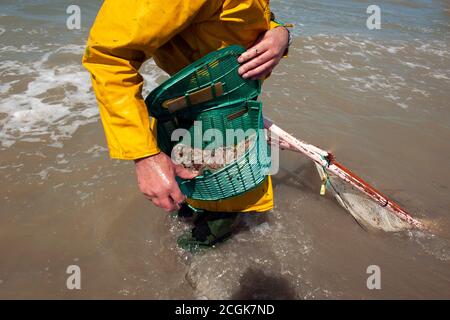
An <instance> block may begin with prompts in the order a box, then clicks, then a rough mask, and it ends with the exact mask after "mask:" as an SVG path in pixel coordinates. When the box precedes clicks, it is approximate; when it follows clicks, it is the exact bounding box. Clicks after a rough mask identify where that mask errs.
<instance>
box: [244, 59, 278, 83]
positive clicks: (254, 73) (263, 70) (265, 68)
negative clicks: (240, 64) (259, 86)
mask: <svg viewBox="0 0 450 320" xmlns="http://www.w3.org/2000/svg"><path fill="white" fill-rule="evenodd" d="M275 65H276V63H275V61H274V59H271V60H269V61H267V62H266V63H264V64H262V65H260V66H259V67H257V68H255V69H253V70H250V71H248V72H247V73H244V74H243V75H242V78H244V79H247V78H251V79H260V78H262V77H264V76H266V75H268V74H269V73H270V72H272V70H273V68H274V67H275Z"/></svg>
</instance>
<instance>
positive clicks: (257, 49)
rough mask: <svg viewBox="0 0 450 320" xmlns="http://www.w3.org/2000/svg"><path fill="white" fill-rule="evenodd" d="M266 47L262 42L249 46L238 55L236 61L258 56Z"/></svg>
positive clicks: (242, 61)
mask: <svg viewBox="0 0 450 320" xmlns="http://www.w3.org/2000/svg"><path fill="white" fill-rule="evenodd" d="M267 49H269V48H268V47H267V46H266V45H264V43H263V42H261V43H258V44H257V45H255V46H253V47H251V48H250V49H248V50H247V51H245V52H244V53H243V54H241V55H240V57H239V58H238V62H239V63H244V62H246V61H249V60H251V59H253V58H255V57H257V56H259V55H260V54H263V53H264V52H266V51H267Z"/></svg>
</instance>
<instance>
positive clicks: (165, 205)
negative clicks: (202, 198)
mask: <svg viewBox="0 0 450 320" xmlns="http://www.w3.org/2000/svg"><path fill="white" fill-rule="evenodd" d="M158 200H159V207H160V208H161V209H163V210H164V211H166V212H172V211H176V210H178V209H180V206H179V205H178V204H177V203H175V202H174V201H173V200H172V198H170V197H164V198H159V199H158Z"/></svg>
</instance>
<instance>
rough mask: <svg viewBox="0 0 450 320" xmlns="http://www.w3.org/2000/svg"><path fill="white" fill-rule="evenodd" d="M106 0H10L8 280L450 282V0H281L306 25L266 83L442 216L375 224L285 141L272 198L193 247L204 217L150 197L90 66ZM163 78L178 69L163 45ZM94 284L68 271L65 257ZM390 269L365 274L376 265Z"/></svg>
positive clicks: (122, 294)
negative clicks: (187, 249)
mask: <svg viewBox="0 0 450 320" xmlns="http://www.w3.org/2000/svg"><path fill="white" fill-rule="evenodd" d="M100 3H101V2H100V1H79V5H80V7H81V10H82V29H81V30H79V31H69V30H67V29H66V28H65V19H66V17H67V15H66V8H67V6H68V5H70V4H72V3H71V2H69V1H59V2H58V3H56V2H55V1H52V0H40V1H33V3H29V2H26V1H9V0H5V1H2V4H0V8H1V12H0V59H1V60H0V154H1V157H0V256H1V257H2V259H1V262H0V297H2V298H151V299H185V298H194V299H205V298H206V299H211V298H218V299H231V298H236V299H264V298H265V299H272V298H273V299H283V298H284V299H304V298H305V299H317V298H326V299H342V298H356V299H372V298H450V213H449V209H450V197H449V190H450V182H449V181H450V170H449V166H448V159H449V157H450V146H449V141H450V108H449V103H448V102H449V100H450V91H449V88H450V47H449V46H450V43H449V41H450V37H449V35H450V33H449V28H450V11H449V10H450V6H449V5H448V3H447V2H445V1H425V0H415V1H394V0H390V1H382V3H381V4H380V6H381V10H382V11H381V13H382V29H381V30H374V31H370V30H368V29H367V28H366V19H367V17H368V14H367V13H366V9H367V4H366V2H363V1H350V0H343V1H338V2H336V1H328V0H321V1H294V0H290V1H288V0H285V1H271V5H272V9H273V11H275V12H276V14H277V17H278V18H279V19H280V20H283V21H286V22H292V23H294V24H295V28H294V29H293V33H294V34H295V41H294V44H293V46H292V48H291V50H290V53H289V57H288V58H287V59H284V60H283V61H282V63H281V65H280V66H279V67H278V68H277V69H276V70H275V71H274V73H273V75H272V77H271V78H270V79H269V80H267V81H266V82H265V84H264V91H263V94H262V101H263V102H264V106H265V114H266V116H268V117H270V118H271V119H272V120H274V121H275V122H276V123H278V124H280V126H281V127H283V128H284V129H285V130H286V131H288V132H291V133H293V134H294V135H295V136H296V137H298V138H301V139H303V140H306V141H308V142H310V143H313V144H316V145H318V146H320V147H322V148H324V149H327V150H330V151H332V152H333V153H335V154H336V156H337V158H338V160H339V161H340V162H341V163H342V164H344V165H346V166H348V167H349V168H351V169H352V170H353V171H355V172H356V173H358V174H359V175H361V176H362V177H363V178H365V179H366V180H368V181H369V182H372V183H373V184H374V185H375V186H376V187H377V188H379V189H380V190H382V191H383V192H384V193H386V194H388V195H390V196H391V197H392V198H393V199H395V200H396V201H398V202H399V203H400V204H402V205H403V206H404V207H406V208H407V209H408V210H409V211H411V212H412V213H413V214H414V216H415V217H417V218H419V219H421V220H424V221H427V222H428V223H430V224H432V225H433V232H431V233H426V232H421V231H406V232H401V233H382V232H369V231H366V230H364V229H362V228H361V227H360V226H359V225H358V224H357V223H356V222H355V221H354V219H353V218H352V217H351V216H350V215H348V214H347V213H346V212H345V211H344V210H343V209H341V208H340V207H339V206H338V204H337V203H336V202H335V201H334V200H333V199H331V197H329V196H326V197H322V196H320V195H319V190H320V179H319V177H318V176H317V174H316V172H315V169H314V167H313V165H312V163H311V162H310V161H309V160H307V159H305V158H304V157H302V156H300V155H297V154H290V153H288V152H287V151H286V152H283V153H282V154H281V165H280V170H279V173H278V174H277V175H275V176H274V177H273V182H274V186H275V195H276V207H275V209H274V210H273V211H272V212H271V213H269V214H266V215H255V216H244V217H242V221H241V223H240V228H239V233H238V234H237V235H236V236H235V237H234V238H233V239H232V240H230V241H228V242H227V243H225V244H223V245H221V246H218V247H217V248H215V249H213V250H210V251H206V252H203V253H200V254H196V255H193V256H192V255H190V254H186V253H184V252H182V251H181V250H180V249H179V248H178V247H177V246H176V237H177V236H178V235H179V234H180V233H182V232H183V231H184V230H186V229H187V228H189V224H187V223H185V222H182V221H178V220H176V219H173V218H171V217H170V216H169V215H167V214H166V213H164V212H163V211H161V210H159V209H156V208H155V207H153V206H152V205H151V204H150V203H149V202H148V201H147V200H146V199H144V198H143V197H142V196H141V195H140V193H139V191H138V189H137V185H136V179H135V176H134V168H133V164H132V163H130V162H125V161H116V160H110V159H109V158H108V152H107V149H106V143H105V139H104V136H103V132H102V127H101V123H100V121H99V115H98V110H97V106H96V102H95V97H94V95H93V93H92V90H91V87H90V80H89V75H88V74H87V72H86V71H85V70H84V69H83V67H82V66H81V65H80V60H81V55H82V53H83V50H84V43H85V41H86V38H87V34H88V30H89V27H90V25H91V23H92V21H93V19H94V17H95V14H96V12H97V10H98V8H99V7H100ZM142 73H143V75H144V77H145V80H146V85H145V93H144V95H145V94H146V93H148V92H149V91H150V90H151V89H152V88H154V87H155V86H156V85H157V84H158V83H160V82H161V81H162V80H163V79H165V78H166V76H165V75H164V74H163V73H162V72H161V71H159V70H158V69H157V68H156V66H155V65H154V64H153V63H152V62H151V61H150V62H148V63H146V64H145V66H144V67H143V69H142ZM73 264H75V265H78V266H80V268H81V270H82V289H81V290H79V291H70V290H67V288H66V279H67V276H68V275H67V274H66V269H67V267H68V266H69V265H73ZM370 265H377V266H379V267H380V269H381V276H382V288H381V290H368V289H367V286H366V281H367V278H368V276H369V274H367V272H366V271H367V268H368V266H370Z"/></svg>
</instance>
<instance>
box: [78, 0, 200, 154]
mask: <svg viewBox="0 0 450 320" xmlns="http://www.w3.org/2000/svg"><path fill="white" fill-rule="evenodd" d="M206 2H207V0H190V1H183V0H171V1H142V0H128V1H124V0H106V1H105V2H104V4H103V5H102V7H101V9H100V11H99V13H98V16H97V18H96V20H95V22H94V25H93V27H92V29H91V33H90V36H89V40H88V44H87V48H86V52H85V54H84V57H83V64H84V66H85V67H86V68H87V69H88V70H89V71H90V73H91V78H92V82H93V88H94V91H95V94H96V96H97V100H98V103H99V107H100V115H101V118H102V123H103V127H104V130H105V135H106V138H107V142H108V147H109V150H110V155H111V157H113V158H118V159H138V158H142V157H145V156H150V155H153V154H156V153H158V152H159V149H158V146H157V143H156V138H155V132H154V131H155V129H156V126H155V121H150V120H149V115H148V112H147V108H146V106H145V103H144V100H143V97H142V94H141V90H142V85H143V78H142V76H141V75H140V74H139V71H138V70H139V68H140V66H141V65H142V63H143V62H144V61H145V60H146V59H148V58H150V57H151V56H152V54H153V53H154V51H155V50H157V49H158V48H159V47H161V46H162V45H164V44H165V43H166V42H167V41H169V40H170V39H171V38H172V37H173V36H174V35H176V34H177V33H179V32H180V31H182V30H183V29H184V28H185V27H186V26H187V25H189V23H190V22H191V21H192V20H193V19H194V18H195V15H196V14H197V12H198V11H199V10H200V9H201V7H202V6H203V5H204V4H205V3H206Z"/></svg>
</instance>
